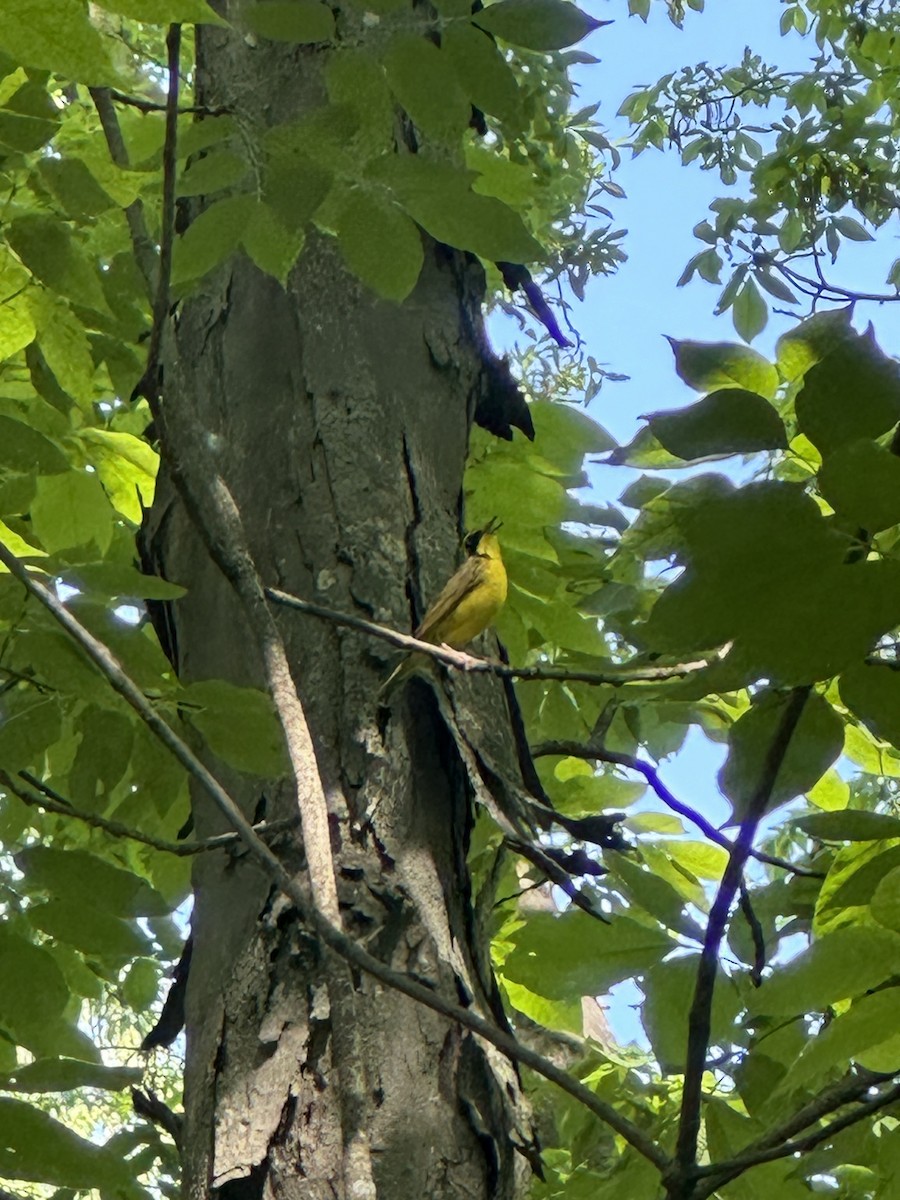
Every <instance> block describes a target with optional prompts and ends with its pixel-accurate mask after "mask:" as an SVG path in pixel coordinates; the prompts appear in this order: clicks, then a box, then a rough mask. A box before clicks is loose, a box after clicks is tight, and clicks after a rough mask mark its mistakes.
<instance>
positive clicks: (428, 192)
mask: <svg viewBox="0 0 900 1200" xmlns="http://www.w3.org/2000/svg"><path fill="white" fill-rule="evenodd" d="M372 175H373V178H376V179H379V180H382V181H383V182H384V183H386V184H387V185H388V187H390V189H391V191H392V192H393V193H394V195H395V196H396V197H397V199H398V200H399V202H400V204H402V206H403V207H404V208H405V209H406V211H407V212H408V213H409V215H410V216H411V217H412V218H413V220H414V221H418V223H419V224H420V225H421V226H422V227H423V229H425V230H427V232H428V233H430V234H431V235H432V237H435V238H437V240H438V241H439V242H446V243H447V244H448V245H450V246H456V247H457V248H458V249H460V250H471V251H472V253H473V254H478V255H480V256H481V257H482V258H486V259H489V260H491V261H494V262H497V261H501V262H533V261H534V260H535V259H538V258H541V257H542V255H543V251H542V249H541V247H540V245H539V244H538V243H537V242H536V241H535V240H534V238H533V237H532V236H531V234H530V233H529V232H528V231H527V230H526V228H525V226H524V224H523V223H522V219H521V217H519V215H518V214H517V213H515V212H513V210H512V209H511V208H508V207H507V206H506V205H505V204H503V203H501V202H500V201H499V200H495V199H494V198H493V197H492V196H479V195H477V194H476V193H475V192H473V191H472V188H471V180H472V178H473V176H471V175H470V174H469V173H468V172H465V171H459V170H457V169H456V168H455V167H451V166H449V165H446V164H444V163H437V162H432V161H429V160H427V159H424V158H422V157H421V156H420V155H407V156H406V157H405V158H400V157H396V156H394V157H392V158H388V159H385V160H382V161H381V162H380V163H378V164H376V165H375V166H374V167H373V169H372Z"/></svg>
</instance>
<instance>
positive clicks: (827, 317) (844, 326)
mask: <svg viewBox="0 0 900 1200" xmlns="http://www.w3.org/2000/svg"><path fill="white" fill-rule="evenodd" d="M850 320H851V313H850V310H849V309H846V308H845V309H836V310H834V311H832V312H824V313H816V314H815V316H812V317H809V318H808V319H807V320H806V321H801V323H800V324H799V325H796V326H795V327H794V328H793V329H792V330H790V332H789V333H785V334H783V335H782V336H781V337H780V338H779V339H778V343H777V345H776V348H775V352H776V358H777V362H778V369H779V370H780V371H781V374H782V375H783V377H784V378H785V379H786V380H787V381H788V383H792V382H793V381H794V380H795V379H799V378H800V376H801V375H805V374H806V372H807V371H808V370H809V368H810V367H811V366H813V365H814V364H815V363H817V362H821V361H822V359H823V358H825V356H826V355H827V354H830V353H831V351H832V350H834V349H835V348H836V347H838V346H839V345H840V344H842V343H843V342H845V341H850V342H853V341H855V339H856V336H857V335H856V333H855V332H854V330H853V326H852V325H851V324H850Z"/></svg>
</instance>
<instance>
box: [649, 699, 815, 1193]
mask: <svg viewBox="0 0 900 1200" xmlns="http://www.w3.org/2000/svg"><path fill="white" fill-rule="evenodd" d="M809 691H810V689H809V687H808V686H807V687H800V688H795V689H794V690H793V691H792V692H791V693H790V696H789V698H788V700H787V703H786V704H785V707H784V712H783V713H782V715H781V718H780V720H779V722H778V727H777V728H776V730H775V735H774V737H773V738H772V742H771V744H770V746H769V748H768V751H767V753H766V757H765V759H764V761H763V764H762V770H761V772H760V779H759V783H758V785H757V787H756V789H755V791H754V793H753V794H752V796H751V797H750V799H749V801H748V803H747V810H746V815H745V816H744V819H743V821H742V822H741V826H740V830H739V831H738V836H737V839H736V841H735V843H734V846H733V848H732V850H731V853H730V854H729V856H728V862H727V864H726V866H725V871H724V873H723V875H722V881H721V883H720V884H719V890H718V892H717V893H716V898H715V900H714V901H713V905H712V908H711V909H710V914H709V920H708V921H707V925H706V936H705V937H704V939H703V949H702V951H701V953H700V963H699V965H698V967H697V981H696V984H695V987H694V999H693V1002H692V1004H691V1010H690V1014H689V1016H688V1044H687V1053H686V1056H685V1071H684V1086H683V1089H682V1100H681V1120H680V1122H679V1127H678V1140H677V1147H676V1162H677V1168H676V1172H675V1176H674V1177H673V1179H672V1180H671V1181H670V1193H669V1194H670V1196H671V1197H672V1200H675V1198H676V1197H678V1195H679V1194H680V1193H679V1190H678V1189H679V1186H680V1185H681V1186H683V1185H684V1183H685V1182H686V1181H687V1180H688V1179H689V1178H690V1176H691V1175H692V1173H693V1172H694V1171H695V1169H696V1156H697V1139H698V1135H699V1132H700V1105H701V1099H702V1087H703V1072H704V1070H705V1068H706V1052H707V1050H708V1048H709V1031H710V1025H711V1021H712V1003H713V993H714V991H715V985H716V972H717V970H718V966H719V947H720V945H721V943H722V938H723V937H724V935H725V929H726V927H727V925H728V917H729V913H730V912H731V906H732V904H733V903H734V898H735V896H736V894H737V891H738V889H739V887H740V884H741V879H742V877H743V872H744V866H745V864H746V862H747V859H748V858H749V856H750V851H751V849H752V848H753V838H754V836H755V835H756V830H757V826H758V825H759V822H760V820H761V819H762V815H763V813H764V812H765V810H766V806H767V805H768V803H769V799H770V797H771V795H772V789H773V787H774V786H775V781H776V779H777V778H778V772H779V770H780V769H781V765H782V763H783V762H784V756H785V754H786V753H787V750H788V746H789V745H790V742H791V738H792V737H793V735H794V730H795V729H796V728H797V724H798V722H799V720H800V717H801V715H802V713H803V708H804V705H805V704H806V700H807V697H808V696H809ZM673 1187H674V1190H673Z"/></svg>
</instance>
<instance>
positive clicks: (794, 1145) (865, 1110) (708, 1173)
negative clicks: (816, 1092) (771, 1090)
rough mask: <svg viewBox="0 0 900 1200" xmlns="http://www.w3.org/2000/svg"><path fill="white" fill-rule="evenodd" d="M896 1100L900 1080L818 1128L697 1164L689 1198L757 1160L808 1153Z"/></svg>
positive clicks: (697, 1198)
mask: <svg viewBox="0 0 900 1200" xmlns="http://www.w3.org/2000/svg"><path fill="white" fill-rule="evenodd" d="M868 1086H869V1087H870V1086H871V1085H868ZM866 1090H868V1087H867V1089H866ZM898 1100H900V1083H894V1084H893V1086H892V1087H889V1088H885V1089H884V1090H883V1091H881V1092H879V1093H878V1094H877V1095H875V1096H872V1097H871V1098H870V1099H868V1100H866V1101H864V1102H863V1103H862V1104H857V1105H855V1106H854V1107H853V1108H851V1109H850V1110H849V1112H846V1113H844V1114H843V1115H842V1116H840V1117H836V1118H835V1119H834V1120H833V1121H829V1122H828V1124H827V1125H823V1126H822V1127H821V1128H820V1129H814V1130H813V1131H812V1133H808V1134H806V1136H805V1137H798V1138H792V1139H790V1140H789V1141H783V1142H780V1143H779V1144H778V1145H774V1146H769V1147H764V1148H759V1149H752V1148H748V1149H746V1150H745V1151H744V1152H743V1153H741V1154H738V1155H736V1156H735V1157H734V1158H733V1159H730V1160H728V1161H727V1162H721V1163H710V1164H709V1165H708V1166H703V1167H698V1168H697V1171H696V1175H698V1176H700V1177H702V1178H703V1179H704V1182H703V1183H701V1184H699V1185H698V1186H697V1187H696V1189H695V1191H694V1193H693V1196H692V1200H706V1197H707V1196H711V1195H712V1194H713V1193H714V1192H717V1191H718V1190H719V1188H721V1187H722V1186H723V1185H724V1184H726V1183H728V1182H729V1181H730V1180H732V1179H736V1178H737V1177H738V1176H739V1175H742V1174H743V1173H744V1172H745V1171H747V1170H749V1169H750V1168H751V1167H757V1166H759V1165H760V1164H761V1163H767V1162H774V1161H775V1160H776V1159H779V1158H791V1157H793V1156H794V1155H803V1154H808V1153H809V1151H810V1150H814V1149H815V1148H816V1146H821V1144H822V1143H823V1142H828V1141H830V1140H831V1139H832V1138H834V1137H836V1136H837V1134H839V1133H841V1132H842V1131H843V1130H844V1129H849V1128H850V1126H851V1125H857V1124H858V1123H859V1122H860V1121H864V1120H865V1119H866V1118H867V1117H871V1116H873V1115H874V1114H875V1113H877V1112H879V1111H880V1110H881V1109H882V1108H887V1106H888V1105H889V1104H894V1103H895V1102H896V1101H898Z"/></svg>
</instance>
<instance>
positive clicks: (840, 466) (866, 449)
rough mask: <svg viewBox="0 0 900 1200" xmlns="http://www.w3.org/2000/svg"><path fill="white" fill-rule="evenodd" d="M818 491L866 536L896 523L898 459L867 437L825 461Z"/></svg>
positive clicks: (899, 520) (899, 489)
mask: <svg viewBox="0 0 900 1200" xmlns="http://www.w3.org/2000/svg"><path fill="white" fill-rule="evenodd" d="M819 490H820V491H821V493H822V495H823V496H824V497H825V499H826V500H827V501H828V503H829V504H830V505H831V506H832V508H834V509H835V511H836V512H837V513H838V514H839V515H840V516H842V517H844V518H846V519H847V520H848V521H852V522H853V523H854V524H856V525H858V526H859V527H860V528H861V529H864V530H866V531H868V532H869V533H876V532H877V531H878V530H880V529H888V528H889V527H890V526H891V525H897V524H900V458H898V457H897V455H896V454H892V453H891V452H890V451H889V450H887V449H885V448H884V447H883V446H879V445H878V443H877V442H874V441H872V440H871V439H869V438H862V439H860V440H859V441H855V442H848V443H847V444H846V445H844V446H841V447H840V449H838V450H836V451H835V452H834V454H832V455H830V456H829V457H828V458H826V460H825V462H824V463H823V464H822V467H821V469H820V471H819Z"/></svg>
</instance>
